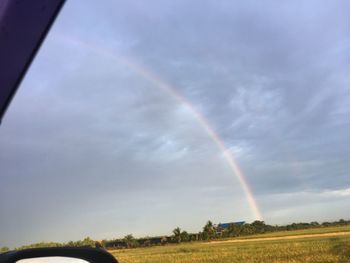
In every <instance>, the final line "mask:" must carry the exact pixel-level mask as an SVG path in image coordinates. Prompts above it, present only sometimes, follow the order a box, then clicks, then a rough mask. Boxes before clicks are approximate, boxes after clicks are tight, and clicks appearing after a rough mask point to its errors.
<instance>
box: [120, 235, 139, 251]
mask: <svg viewBox="0 0 350 263" xmlns="http://www.w3.org/2000/svg"><path fill="white" fill-rule="evenodd" d="M123 240H124V242H125V244H126V246H127V247H128V248H131V247H136V246H137V240H136V239H135V238H134V237H133V235H132V234H129V235H126V236H125V237H124V238H123Z"/></svg>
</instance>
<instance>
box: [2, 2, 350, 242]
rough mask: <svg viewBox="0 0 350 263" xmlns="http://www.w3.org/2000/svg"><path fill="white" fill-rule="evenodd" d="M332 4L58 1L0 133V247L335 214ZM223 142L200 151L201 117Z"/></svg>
mask: <svg viewBox="0 0 350 263" xmlns="http://www.w3.org/2000/svg"><path fill="white" fill-rule="evenodd" d="M349 9H350V4H349V2H348V1H318V0H317V1H264V2H260V1H240V2H239V1H214V0H213V1H199V0H198V1H196V0H193V1H187V0H183V1H161V0H158V1H157V0H155V1H112V0H110V1H105V2H104V5H101V4H98V3H97V2H96V1H78V0H76V1H74V0H71V1H68V2H67V4H66V6H65V7H64V8H63V10H62V12H61V14H60V16H59V17H58V19H57V21H56V23H55V25H54V26H53V29H52V31H51V32H50V34H49V36H48V38H47V39H46V41H45V43H44V45H43V47H42V48H41V50H40V52H39V54H38V56H37V57H36V60H35V61H34V63H33V64H32V66H31V68H30V70H29V72H28V74H27V76H26V78H25V79H24V81H23V83H22V85H21V87H20V89H19V92H18V93H17V95H16V97H15V99H14V101H13V103H12V105H11V106H10V108H9V110H8V112H7V114H6V115H5V118H4V120H3V123H2V125H1V127H0V167H1V173H0V208H1V215H0V217H1V223H0V246H2V245H7V246H12V247H13V246H19V245H23V244H28V243H32V242H39V241H68V240H76V239H81V238H83V237H85V236H90V237H92V238H94V239H103V238H115V237H122V236H124V235H126V234H129V233H133V234H134V235H135V236H145V235H161V234H170V233H171V231H172V229H173V228H175V227H176V226H179V227H181V228H183V229H185V230H187V231H190V232H192V231H199V230H200V229H201V227H202V226H203V225H204V223H205V222H206V221H207V220H208V219H211V220H213V221H214V222H215V223H219V222H227V221H228V222H229V221H238V220H239V221H240V220H246V221H252V220H254V219H256V218H257V216H256V213H254V211H253V209H252V207H251V206H249V203H248V201H247V198H246V193H245V191H244V189H243V188H242V185H241V183H240V181H239V180H238V178H237V174H235V173H234V172H233V171H232V169H231V167H230V165H229V163H228V161H227V158H225V156H228V155H231V154H232V155H233V156H234V158H235V159H236V161H237V164H238V166H239V167H240V169H241V171H242V173H243V174H244V177H245V180H246V182H247V184H248V185H249V187H250V188H251V190H252V192H253V194H254V198H255V200H256V203H257V205H258V207H259V210H260V212H261V214H262V217H263V219H264V220H265V221H266V222H267V223H271V224H283V223H290V222H294V221H313V220H318V221H324V220H337V219H340V218H349V217H350V176H349V169H350V86H349V85H350V74H349V69H350V27H349V23H350V17H349V15H348V10H349ZM198 116H201V117H203V118H204V119H205V122H206V123H207V125H209V126H210V129H212V130H213V131H215V133H216V135H217V136H218V137H219V138H221V140H222V141H223V143H224V145H225V148H226V150H225V151H223V149H222V147H220V146H218V143H217V142H216V141H215V140H213V136H212V135H211V134H210V133H208V129H206V127H205V125H206V124H205V125H203V121H201V120H200V119H199V118H198Z"/></svg>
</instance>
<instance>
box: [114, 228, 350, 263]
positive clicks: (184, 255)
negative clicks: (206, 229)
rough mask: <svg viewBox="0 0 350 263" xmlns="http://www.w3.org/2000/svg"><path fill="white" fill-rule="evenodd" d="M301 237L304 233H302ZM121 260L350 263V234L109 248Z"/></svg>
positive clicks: (126, 262)
mask: <svg viewBox="0 0 350 263" xmlns="http://www.w3.org/2000/svg"><path fill="white" fill-rule="evenodd" d="M349 230H350V227H349V226H347V227H336V228H329V229H326V228H320V229H310V230H301V231H290V232H276V233H269V234H265V235H257V236H254V238H256V237H269V238H271V237H281V236H283V235H284V236H289V237H290V236H296V235H310V234H324V233H336V232H338V233H340V232H347V231H349ZM300 237H301V236H300ZM110 252H111V253H112V254H113V255H114V256H116V257H117V258H118V260H119V262H120V263H146V262H147V263H151V262H152V263H153V262H154V263H160V262H162V263H170V262H175V263H180V262H184V263H190V262H191V263H194V262H198V263H199V262H203V263H212V262H220V263H228V262H263V263H264V262H303V263H306V262H320V263H321V262H322V263H325V262H339V263H346V262H349V263H350V233H348V234H346V235H339V236H332V237H308V238H304V237H301V238H298V239H293V240H290V239H286V240H263V239H262V240H259V241H248V242H242V243H225V242H223V243H208V242H207V243H204V242H194V243H185V244H179V245H167V246H157V247H150V248H136V249H124V250H115V251H110Z"/></svg>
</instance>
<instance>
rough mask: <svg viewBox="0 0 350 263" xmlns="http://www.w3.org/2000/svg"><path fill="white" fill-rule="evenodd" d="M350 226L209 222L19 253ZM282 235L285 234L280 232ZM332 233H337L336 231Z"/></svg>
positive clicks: (341, 223) (51, 244)
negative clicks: (194, 229)
mask: <svg viewBox="0 0 350 263" xmlns="http://www.w3.org/2000/svg"><path fill="white" fill-rule="evenodd" d="M337 226H338V228H339V227H342V226H350V220H344V219H341V220H339V221H336V222H323V223H318V222H311V223H292V224H289V225H284V226H277V225H274V226H273V225H268V224H266V223H265V222H264V221H254V222H252V223H250V224H249V223H245V224H236V223H232V224H229V226H228V227H227V228H225V229H220V228H219V226H217V225H214V224H213V223H212V221H210V220H209V221H207V223H206V224H205V225H204V226H203V228H202V229H203V231H202V232H199V233H188V232H186V231H184V230H181V228H180V227H177V228H175V229H174V230H173V235H172V236H160V237H146V238H135V237H134V236H133V235H132V234H129V235H126V236H125V237H124V238H122V239H112V240H102V241H101V242H96V241H94V240H92V239H91V238H90V237H86V238H84V239H83V240H78V241H69V242H68V243H56V242H40V243H35V244H31V245H27V246H22V247H19V248H17V249H26V248H36V247H60V246H71V247H103V248H106V249H123V248H136V247H151V246H157V245H166V244H168V243H183V242H193V241H207V240H214V239H223V238H232V237H241V238H249V237H253V236H254V235H264V236H275V234H274V233H276V235H280V233H283V236H285V235H286V234H285V233H284V232H283V231H289V232H291V233H292V232H293V231H296V230H297V231H299V232H300V233H305V232H303V231H312V229H315V230H317V231H318V232H319V231H320V229H330V230H331V229H332V227H337ZM281 231H282V232H281ZM332 231H336V230H333V229H332ZM7 250H8V248H7V247H3V248H1V249H0V252H5V251H7Z"/></svg>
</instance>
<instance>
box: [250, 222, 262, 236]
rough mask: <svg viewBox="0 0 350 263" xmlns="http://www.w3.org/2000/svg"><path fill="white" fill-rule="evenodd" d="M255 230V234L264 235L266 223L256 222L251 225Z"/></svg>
mask: <svg viewBox="0 0 350 263" xmlns="http://www.w3.org/2000/svg"><path fill="white" fill-rule="evenodd" d="M250 225H251V226H252V227H253V228H254V232H255V233H259V234H261V233H264V232H265V229H266V225H265V222H264V221H259V220H255V221H254V222H253V223H251V224H250Z"/></svg>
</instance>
